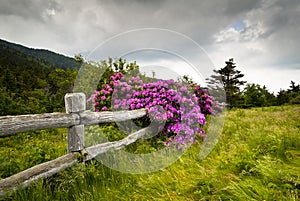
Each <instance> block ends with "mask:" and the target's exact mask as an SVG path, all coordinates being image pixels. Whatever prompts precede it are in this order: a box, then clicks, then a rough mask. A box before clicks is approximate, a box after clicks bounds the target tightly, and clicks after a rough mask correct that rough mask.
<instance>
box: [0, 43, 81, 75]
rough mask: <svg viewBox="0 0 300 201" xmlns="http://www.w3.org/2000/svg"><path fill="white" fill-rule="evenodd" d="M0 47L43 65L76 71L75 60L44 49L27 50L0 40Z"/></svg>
mask: <svg viewBox="0 0 300 201" xmlns="http://www.w3.org/2000/svg"><path fill="white" fill-rule="evenodd" d="M0 46H1V47H7V48H9V49H13V50H16V51H18V52H20V53H23V54H25V55H28V56H32V57H34V58H35V59H37V60H39V61H43V62H44V63H48V64H49V65H52V66H55V67H58V68H63V69H69V68H71V69H77V68H78V67H79V66H78V64H77V63H76V60H75V59H74V58H71V57H67V56H64V55H61V54H57V53H55V52H51V51H49V50H44V49H33V48H28V47H25V46H22V45H19V44H15V43H10V42H7V41H5V40H1V39H0Z"/></svg>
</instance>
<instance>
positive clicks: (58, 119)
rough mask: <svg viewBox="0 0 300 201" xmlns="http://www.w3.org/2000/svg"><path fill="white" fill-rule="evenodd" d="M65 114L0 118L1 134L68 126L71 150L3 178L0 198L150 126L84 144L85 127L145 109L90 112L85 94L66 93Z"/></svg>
mask: <svg viewBox="0 0 300 201" xmlns="http://www.w3.org/2000/svg"><path fill="white" fill-rule="evenodd" d="M65 105H66V113H48V114H32V115H19V116H4V117H0V137H7V136H11V135H15V134H17V133H20V132H25V131H33V130H39V129H48V128H61V127H67V128H68V136H67V142H68V151H69V153H68V154H66V155H64V156H61V157H59V158H57V159H55V160H52V161H48V162H45V163H42V164H39V165H36V166H34V167H31V168H29V169H27V170H24V171H22V172H20V173H18V174H15V175H12V176H10V177H8V178H5V179H2V180H0V198H1V197H4V196H5V195H7V192H11V190H15V189H17V188H18V186H22V187H27V186H28V185H29V184H30V183H32V182H34V181H36V180H38V179H40V178H46V177H49V176H51V175H53V174H55V173H58V172H59V171H61V170H64V169H65V168H67V167H70V166H72V165H74V164H77V163H78V162H85V161H88V160H91V159H93V158H95V157H96V156H98V155H99V154H101V153H105V152H107V151H109V150H119V149H121V148H122V147H124V146H126V145H129V144H131V143H133V142H135V141H136V140H138V139H140V138H142V137H143V136H145V135H146V134H148V133H149V132H151V129H150V128H144V129H141V130H139V131H137V132H135V133H132V134H130V135H128V136H127V137H126V138H124V139H122V140H119V141H114V142H107V143H103V144H98V145H94V146H91V147H87V148H86V147H85V144H84V126H85V125H95V124H99V123H104V122H119V121H125V120H129V119H135V118H139V117H142V116H144V115H145V114H146V113H147V112H146V110H145V109H139V110H132V111H118V112H91V111H87V110H86V98H85V95H84V94H83V93H72V94H66V96H65Z"/></svg>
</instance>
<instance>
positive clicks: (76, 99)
mask: <svg viewBox="0 0 300 201" xmlns="http://www.w3.org/2000/svg"><path fill="white" fill-rule="evenodd" d="M65 106H66V113H75V114H76V113H79V112H82V111H84V110H85V109H86V97H85V94H84V93H68V94H66V95H65ZM67 140H68V151H69V152H76V151H80V150H83V149H84V147H85V145H84V125H77V126H71V127H69V128H68V136H67Z"/></svg>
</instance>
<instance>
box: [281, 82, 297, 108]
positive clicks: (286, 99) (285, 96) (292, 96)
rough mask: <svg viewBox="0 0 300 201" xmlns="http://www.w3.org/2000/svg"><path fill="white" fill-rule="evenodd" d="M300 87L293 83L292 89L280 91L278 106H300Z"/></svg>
mask: <svg viewBox="0 0 300 201" xmlns="http://www.w3.org/2000/svg"><path fill="white" fill-rule="evenodd" d="M299 99H300V85H299V84H298V85H296V83H295V82H294V81H291V85H290V88H289V89H288V90H280V91H279V92H278V95H277V105H283V104H300V101H299Z"/></svg>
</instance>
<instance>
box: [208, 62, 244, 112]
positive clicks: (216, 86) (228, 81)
mask: <svg viewBox="0 0 300 201" xmlns="http://www.w3.org/2000/svg"><path fill="white" fill-rule="evenodd" d="M225 64H226V66H225V67H223V68H221V69H219V70H214V72H215V73H216V75H212V76H211V77H210V78H209V79H207V80H208V87H209V88H210V89H211V91H218V90H219V91H222V90H225V93H226V102H227V104H229V106H230V107H236V106H238V105H239V104H240V103H241V91H240V86H242V85H244V84H245V83H246V81H241V80H240V79H241V78H242V77H244V74H242V73H241V71H239V70H236V65H235V63H233V59H232V58H231V59H229V61H226V62H225Z"/></svg>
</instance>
